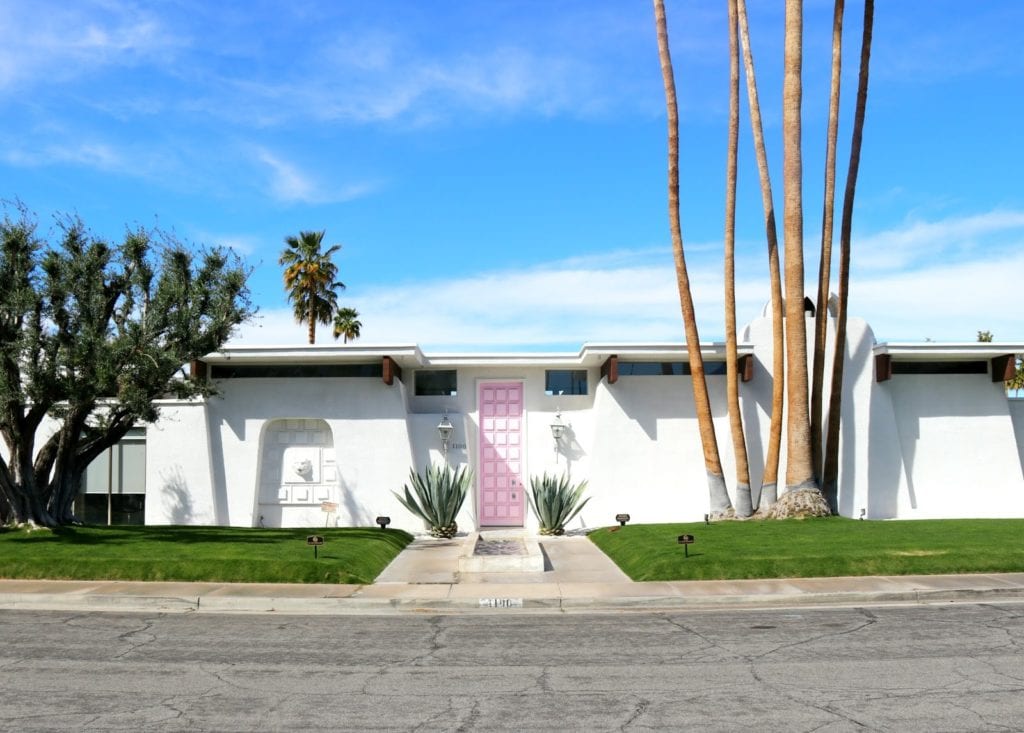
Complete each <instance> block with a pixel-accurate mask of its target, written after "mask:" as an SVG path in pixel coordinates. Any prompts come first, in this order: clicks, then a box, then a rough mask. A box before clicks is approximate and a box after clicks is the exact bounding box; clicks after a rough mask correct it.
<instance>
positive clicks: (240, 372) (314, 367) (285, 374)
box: [210, 361, 384, 381]
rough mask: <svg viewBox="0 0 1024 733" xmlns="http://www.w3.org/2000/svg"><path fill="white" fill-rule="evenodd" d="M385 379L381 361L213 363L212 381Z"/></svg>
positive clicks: (211, 370)
mask: <svg viewBox="0 0 1024 733" xmlns="http://www.w3.org/2000/svg"><path fill="white" fill-rule="evenodd" d="M383 376H384V365H383V364H382V363H381V362H379V361H378V362H373V363H370V364H237V365H235V364H212V365H211V368H210V379H213V380H215V381H216V380H218V379H306V378H316V379H321V378H322V379H327V378H335V379H337V378H350V377H352V378H365V377H375V378H377V379H381V378H382V377H383Z"/></svg>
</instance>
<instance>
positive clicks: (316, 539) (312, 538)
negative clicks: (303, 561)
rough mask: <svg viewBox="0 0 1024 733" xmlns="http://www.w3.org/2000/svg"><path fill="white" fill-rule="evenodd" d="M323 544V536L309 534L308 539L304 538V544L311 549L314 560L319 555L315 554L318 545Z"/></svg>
mask: <svg viewBox="0 0 1024 733" xmlns="http://www.w3.org/2000/svg"><path fill="white" fill-rule="evenodd" d="M323 543H324V538H323V535H319V534H311V535H309V536H308V537H306V544H307V545H310V546H311V547H312V548H313V559H314V560H316V559H318V558H319V554H318V553H317V550H318V549H319V548H320V545H322V544H323Z"/></svg>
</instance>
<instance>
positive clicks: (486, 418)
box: [479, 382, 526, 527]
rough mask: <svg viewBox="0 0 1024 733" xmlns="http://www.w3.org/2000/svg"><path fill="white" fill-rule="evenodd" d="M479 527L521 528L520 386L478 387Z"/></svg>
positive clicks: (522, 503)
mask: <svg viewBox="0 0 1024 733" xmlns="http://www.w3.org/2000/svg"><path fill="white" fill-rule="evenodd" d="M479 407H480V473H479V487H480V526H482V527H488V526H490V527H493V526H503V527H522V526H523V505H524V503H525V500H526V497H524V496H523V479H522V475H523V474H522V471H523V447H522V434H523V383H522V382H501V383H498V382H491V383H485V384H482V385H480V402H479Z"/></svg>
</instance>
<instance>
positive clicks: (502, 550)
mask: <svg viewBox="0 0 1024 733" xmlns="http://www.w3.org/2000/svg"><path fill="white" fill-rule="evenodd" d="M462 548H463V549H462V554H461V555H460V556H459V572H460V573H542V572H544V553H542V552H541V550H540V544H539V543H538V542H537V538H536V537H534V536H533V535H527V534H526V533H525V532H524V531H522V530H518V531H507V530H506V531H501V530H498V531H487V532H474V533H473V534H471V535H470V536H469V537H468V538H467V539H466V542H465V544H463V546H462Z"/></svg>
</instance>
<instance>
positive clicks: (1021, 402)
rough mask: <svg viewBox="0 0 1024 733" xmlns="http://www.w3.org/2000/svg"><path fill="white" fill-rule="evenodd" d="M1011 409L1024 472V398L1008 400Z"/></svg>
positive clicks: (1019, 457) (1018, 451)
mask: <svg viewBox="0 0 1024 733" xmlns="http://www.w3.org/2000/svg"><path fill="white" fill-rule="evenodd" d="M1007 402H1008V403H1009V405H1008V406H1009V409H1010V419H1011V421H1012V423H1013V433H1014V436H1015V438H1016V440H1017V457H1018V459H1019V460H1020V466H1021V473H1022V474H1024V398H1018V399H1012V400H1008V401H1007Z"/></svg>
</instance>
